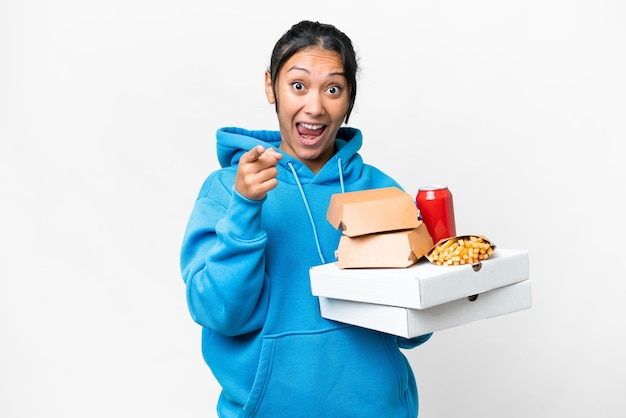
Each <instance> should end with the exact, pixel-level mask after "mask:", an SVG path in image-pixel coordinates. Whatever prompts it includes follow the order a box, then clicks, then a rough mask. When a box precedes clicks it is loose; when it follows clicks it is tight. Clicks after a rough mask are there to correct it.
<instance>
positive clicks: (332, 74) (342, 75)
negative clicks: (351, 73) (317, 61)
mask: <svg viewBox="0 0 626 418" xmlns="http://www.w3.org/2000/svg"><path fill="white" fill-rule="evenodd" d="M292 70H298V71H304V72H305V73H307V74H311V72H310V71H309V70H307V69H306V68H303V67H298V66H297V65H293V66H292V67H290V68H289V69H288V70H287V72H289V71H292ZM328 75H329V76H336V75H338V76H341V77H344V78H345V77H346V73H344V72H343V71H338V72H334V73H329V74H328Z"/></svg>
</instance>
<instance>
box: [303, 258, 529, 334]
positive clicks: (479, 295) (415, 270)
mask: <svg viewBox="0 0 626 418" xmlns="http://www.w3.org/2000/svg"><path fill="white" fill-rule="evenodd" d="M309 276H310V283H311V291H312V293H313V295H314V296H318V297H319V301H320V312H321V315H322V316H323V317H325V318H327V319H332V320H336V321H340V322H346V323H349V324H353V325H358V326H362V327H365V328H371V329H376V330H378V331H383V332H388V333H391V334H395V335H400V336H403V337H409V338H410V337H412V336H417V335H422V334H424V333H427V332H433V331H437V330H441V329H444V328H450V327H453V326H457V325H461V324H463V323H468V322H473V321H476V320H479V319H486V318H491V317H495V316H500V315H504V314H507V313H511V312H515V311H519V310H522V309H528V308H530V307H531V297H530V296H531V295H530V281H529V257H528V251H526V250H515V249H502V248H496V249H495V250H494V252H493V254H492V255H491V257H489V258H488V259H487V260H483V261H482V262H480V263H476V264H474V265H469V264H466V265H459V266H438V265H435V264H433V263H431V262H429V261H428V260H426V259H425V258H422V259H421V260H420V261H419V262H418V263H416V264H414V265H412V266H410V267H408V268H405V269H396V268H375V269H371V268H360V269H342V268H340V267H338V266H337V265H336V263H327V264H323V265H318V266H314V267H312V268H311V269H310V271H309ZM468 298H469V299H468ZM476 302H478V303H476Z"/></svg>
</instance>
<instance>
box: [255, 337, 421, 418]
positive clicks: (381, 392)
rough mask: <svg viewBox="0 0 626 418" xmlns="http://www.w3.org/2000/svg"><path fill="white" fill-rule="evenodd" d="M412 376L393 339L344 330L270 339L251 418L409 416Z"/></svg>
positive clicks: (257, 379)
mask: <svg viewBox="0 0 626 418" xmlns="http://www.w3.org/2000/svg"><path fill="white" fill-rule="evenodd" d="M416 395H417V394H416V392H415V384H414V379H413V374H412V372H411V369H410V367H409V365H408V362H407V361H406V358H405V357H404V355H403V354H402V353H401V352H400V350H399V349H398V347H397V345H396V339H395V337H393V336H390V335H387V334H382V333H378V332H374V331H369V330H366V329H362V328H358V327H352V326H344V327H339V328H333V329H328V330H321V331H316V332H303V333H288V334H280V335H273V336H266V337H265V338H264V340H263V347H262V349H261V357H260V362H259V367H258V369H257V374H256V377H255V381H254V385H253V387H252V391H251V393H250V396H249V398H248V401H247V403H246V405H245V407H244V411H245V413H246V416H248V417H290V418H297V417H307V418H308V417H321V418H323V417H342V418H344V417H359V418H363V417H376V418H380V417H383V416H392V417H410V416H414V415H415V414H414V413H413V411H415V410H416V407H417V405H413V403H414V402H415V403H416Z"/></svg>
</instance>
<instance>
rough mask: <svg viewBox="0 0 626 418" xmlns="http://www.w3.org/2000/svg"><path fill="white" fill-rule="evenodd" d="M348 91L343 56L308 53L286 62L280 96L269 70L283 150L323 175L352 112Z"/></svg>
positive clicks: (269, 91) (267, 81) (311, 50)
mask: <svg viewBox="0 0 626 418" xmlns="http://www.w3.org/2000/svg"><path fill="white" fill-rule="evenodd" d="M348 89H349V87H348V82H347V80H346V77H345V75H344V69H343V63H342V62H341V57H340V56H339V54H338V53H336V52H334V51H329V50H326V49H322V48H314V47H311V48H306V49H303V50H301V51H300V52H298V53H296V54H294V55H293V56H292V57H291V58H290V59H289V60H288V61H287V62H285V64H284V65H283V66H282V68H281V69H280V72H279V73H278V76H277V80H276V95H274V93H273V92H272V80H271V78H270V74H269V72H266V74H265V93H266V95H267V99H268V100H269V102H270V103H271V104H274V103H277V109H278V124H279V126H280V135H281V143H280V147H279V148H280V149H281V150H282V151H283V152H285V153H286V154H289V155H291V156H293V157H295V158H297V159H298V160H300V161H302V162H303V163H304V164H306V166H307V167H309V168H310V169H311V170H312V171H313V172H314V173H317V172H318V171H319V170H320V169H321V168H322V166H323V165H324V164H325V163H326V162H327V161H328V160H329V159H330V158H331V157H332V155H333V153H334V143H335V136H336V135H337V131H338V130H339V128H340V127H341V125H342V124H343V121H344V119H345V116H346V113H347V112H348V104H349V100H350V92H349V91H348Z"/></svg>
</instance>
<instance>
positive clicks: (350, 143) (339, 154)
mask: <svg viewBox="0 0 626 418" xmlns="http://www.w3.org/2000/svg"><path fill="white" fill-rule="evenodd" d="M280 142H281V140H280V132H279V131H267V130H258V131H250V130H246V129H242V128H236V127H226V128H221V129H219V130H218V131H217V158H218V161H219V163H220V165H221V166H222V167H231V166H236V165H237V164H238V163H239V159H240V158H241V155H242V154H243V153H245V152H247V151H249V150H251V149H252V148H253V147H255V146H256V145H262V146H264V147H265V148H268V147H273V148H275V149H276V150H277V151H278V152H280V153H281V154H283V155H284V157H283V158H282V159H281V160H280V161H279V165H280V166H282V167H284V168H285V169H287V170H288V172H289V173H291V171H292V168H291V167H290V164H291V166H293V168H294V169H295V171H296V173H297V175H298V177H299V178H300V180H302V181H304V182H310V181H313V179H315V182H316V183H332V182H336V181H337V179H338V175H339V173H338V171H339V166H340V167H341V171H342V175H343V179H344V181H348V182H349V181H350V180H351V179H352V178H354V179H356V178H358V176H359V174H360V172H361V170H362V167H363V160H362V159H361V156H360V155H359V154H358V151H359V149H361V145H362V144H363V136H362V134H361V131H360V130H358V129H356V128H350V127H342V128H340V129H339V131H338V132H337V138H336V139H335V155H333V157H332V158H331V159H330V160H329V161H328V162H327V163H326V164H325V165H324V167H323V168H322V169H321V170H320V171H319V173H317V175H315V174H314V173H313V172H312V171H311V170H310V169H309V168H308V167H307V166H306V165H305V164H303V163H302V162H301V161H299V160H298V159H296V158H294V157H292V156H290V155H287V154H285V153H284V152H282V151H281V150H279V149H278V147H279V146H280ZM338 161H339V162H338ZM279 177H281V179H282V176H281V174H280V173H279Z"/></svg>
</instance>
